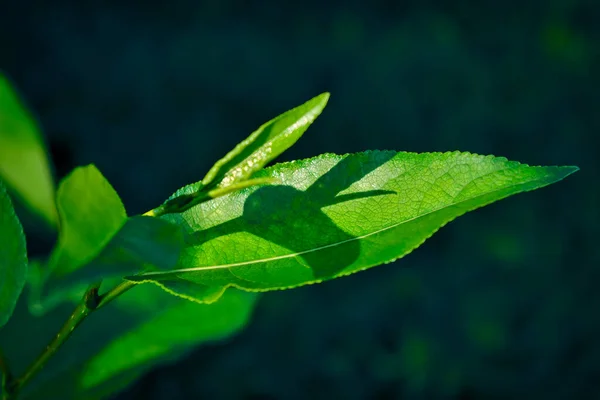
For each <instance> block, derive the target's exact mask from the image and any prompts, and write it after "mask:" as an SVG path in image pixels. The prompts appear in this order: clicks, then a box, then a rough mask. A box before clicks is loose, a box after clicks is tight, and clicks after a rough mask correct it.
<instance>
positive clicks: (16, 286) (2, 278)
mask: <svg viewBox="0 0 600 400" xmlns="http://www.w3.org/2000/svg"><path fill="white" fill-rule="evenodd" d="M0 242H1V243H2V244H1V245H0V328H1V327H2V326H4V324H6V322H7V321H8V319H9V318H10V316H11V315H12V313H13V310H14V308H15V305H16V304H17V300H18V299H19V296H20V294H21V291H22V290H23V286H24V285H25V281H26V278H27V249H26V247H25V235H24V234H23V227H22V226H21V223H20V222H19V218H18V217H17V215H16V214H15V210H14V209H13V206H12V202H11V201H10V197H8V193H6V188H5V187H4V184H3V183H2V181H1V180H0Z"/></svg>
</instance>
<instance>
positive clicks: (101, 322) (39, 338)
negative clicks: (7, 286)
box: [0, 284, 256, 400]
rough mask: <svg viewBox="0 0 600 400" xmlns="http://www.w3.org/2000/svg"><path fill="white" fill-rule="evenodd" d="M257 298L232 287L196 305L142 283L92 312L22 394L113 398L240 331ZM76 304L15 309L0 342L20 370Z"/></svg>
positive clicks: (29, 396) (79, 399) (26, 396)
mask: <svg viewBox="0 0 600 400" xmlns="http://www.w3.org/2000/svg"><path fill="white" fill-rule="evenodd" d="M103 286H104V284H103ZM107 287H108V286H107ZM255 300H256V296H255V294H253V293H245V292H241V291H236V290H230V291H228V292H227V294H226V295H224V296H223V297H222V298H221V299H219V301H218V302H216V303H214V304H211V305H199V304H196V303H191V302H188V301H183V300H180V299H177V298H175V297H173V296H170V295H168V294H166V293H164V292H163V291H161V290H160V289H158V288H155V287H153V286H152V285H138V286H136V287H134V288H133V289H131V290H130V291H129V292H126V293H125V294H124V295H122V296H120V297H119V298H117V299H116V300H115V301H114V302H112V303H110V304H109V305H108V306H107V307H106V308H102V309H101V310H98V311H97V312H95V313H93V314H91V315H90V316H89V317H88V318H87V319H86V320H85V321H84V322H83V324H81V326H79V327H78V328H77V330H76V332H74V334H73V336H72V337H71V338H69V340H68V341H67V342H66V343H65V344H64V346H63V348H61V349H60V351H58V352H57V353H56V355H55V356H54V357H53V358H52V359H51V360H50V361H49V362H48V364H47V366H46V368H44V369H43V370H42V371H41V372H40V374H39V375H38V376H36V378H35V379H34V380H32V381H31V383H30V384H28V385H27V386H26V387H25V388H24V392H23V393H22V396H21V397H19V398H20V399H21V398H22V399H24V400H33V399H65V400H70V399H73V400H75V399H77V400H86V399H99V398H105V397H108V395H109V394H111V393H113V392H114V391H115V390H118V389H121V388H122V387H124V386H126V385H127V384H129V383H130V382H132V381H133V380H135V379H137V378H138V377H139V376H140V375H141V374H143V373H144V372H146V371H147V370H149V369H151V368H153V367H154V366H156V365H157V364H160V363H164V362H171V361H174V360H176V359H178V358H180V357H182V356H183V355H185V354H186V353H187V352H188V351H190V350H191V349H193V348H195V347H197V346H198V345H200V344H202V343H207V342H212V341H215V340H221V339H223V338H225V337H227V336H229V335H231V334H233V333H235V332H237V331H238V330H239V329H241V328H242V327H243V326H244V325H245V324H246V323H247V321H248V319H249V317H250V314H251V311H252V309H253V306H254V303H255ZM72 308H73V305H71V304H69V305H63V306H61V307H59V308H56V309H55V310H53V311H52V312H50V313H48V314H46V315H44V316H43V317H32V316H31V315H29V314H28V313H27V308H26V307H23V304H22V303H21V304H20V306H18V307H17V310H16V311H15V315H14V318H13V319H12V320H11V322H10V323H9V324H8V325H7V326H6V327H5V329H3V330H1V331H0V346H1V347H2V348H3V349H4V350H5V353H6V356H7V357H8V359H9V361H10V362H11V366H12V370H13V372H14V373H15V374H16V375H19V374H20V373H22V372H23V370H24V369H25V368H26V366H27V364H28V363H29V362H31V360H33V359H34V358H35V357H36V356H37V354H38V353H39V352H40V351H41V350H42V349H43V348H44V346H45V345H46V344H47V342H48V340H50V339H51V338H52V336H53V335H54V334H55V333H56V331H57V330H58V329H59V327H60V325H61V324H62V323H63V322H64V319H65V318H66V317H67V316H68V315H69V312H70V311H72Z"/></svg>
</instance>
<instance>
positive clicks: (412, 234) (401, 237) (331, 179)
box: [128, 151, 577, 302]
mask: <svg viewBox="0 0 600 400" xmlns="http://www.w3.org/2000/svg"><path fill="white" fill-rule="evenodd" d="M576 170H577V168H576V167H530V166H527V165H523V164H519V163H517V162H511V161H507V160H506V159H504V158H498V157H492V156H487V157H485V156H479V155H474V154H469V153H458V152H455V153H444V154H442V153H424V154H414V153H404V152H401V153H396V152H380V151H373V152H366V153H360V154H352V155H346V156H337V155H331V154H329V155H324V156H321V157H317V158H313V159H310V160H303V161H297V162H293V163H285V164H278V165H275V166H274V167H272V168H269V169H267V170H264V171H262V172H261V173H259V174H257V175H256V177H259V178H262V177H271V178H276V179H278V180H279V181H280V182H281V183H282V185H280V186H263V187H260V188H249V189H245V190H243V191H240V192H236V193H233V194H231V195H229V196H225V197H221V198H218V199H215V200H213V201H210V202H206V203H203V204H200V205H199V206H197V207H194V208H192V209H189V210H188V211H186V212H184V213H182V214H169V215H165V216H164V217H162V218H164V219H166V220H168V221H171V222H173V223H176V224H180V225H181V226H182V227H184V231H185V237H184V240H185V243H186V246H185V248H184V250H183V252H182V256H181V258H180V260H179V263H178V268H177V269H175V270H173V271H170V272H164V271H163V272H150V273H144V274H140V275H139V276H132V277H128V279H131V280H133V281H136V282H149V281H150V282H152V281H154V283H156V282H157V281H158V283H160V284H161V285H162V286H163V287H164V288H165V289H167V290H168V291H171V292H173V291H178V290H179V289H178V287H177V286H176V285H173V283H172V282H173V281H176V280H181V279H182V280H186V281H189V282H194V283H198V284H200V285H202V286H201V288H200V290H197V291H195V292H194V293H196V294H195V296H196V301H200V302H202V301H205V302H210V301H214V299H215V293H220V291H222V290H224V289H225V288H227V287H229V286H233V287H237V288H241V289H245V290H250V291H266V290H274V289H285V288H292V287H296V286H300V285H305V284H309V283H316V282H321V281H323V280H327V279H332V278H337V277H340V276H344V275H348V274H351V273H354V272H358V271H361V270H364V269H367V268H369V267H372V266H375V265H380V264H383V263H387V262H390V261H393V260H395V259H397V258H399V257H402V256H404V255H406V254H408V253H410V252H411V251H412V250H413V249H415V248H416V247H418V246H420V245H421V244H422V243H423V242H424V241H425V240H426V239H427V238H429V237H430V236H431V235H432V234H434V233H435V232H436V231H437V230H438V229H439V228H441V227H442V226H444V225H445V224H446V223H448V222H449V221H451V220H453V219H454V218H456V217H458V216H460V215H462V214H464V213H466V212H468V211H470V210H474V209H476V208H479V207H482V206H484V205H486V204H490V203H492V202H494V201H497V200H500V199H502V198H505V197H507V196H510V195H513V194H516V193H520V192H524V191H529V190H534V189H537V188H540V187H543V186H546V185H549V184H551V183H554V182H556V181H559V180H561V179H563V178H564V177H566V176H567V175H569V174H571V173H573V172H574V171H576ZM184 292H185V293H182V294H181V295H182V297H186V296H189V295H190V291H189V290H188V288H184Z"/></svg>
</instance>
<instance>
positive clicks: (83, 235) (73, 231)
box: [50, 165, 127, 276]
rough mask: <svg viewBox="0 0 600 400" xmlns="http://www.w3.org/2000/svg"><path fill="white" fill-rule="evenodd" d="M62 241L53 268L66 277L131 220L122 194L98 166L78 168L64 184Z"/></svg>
mask: <svg viewBox="0 0 600 400" xmlns="http://www.w3.org/2000/svg"><path fill="white" fill-rule="evenodd" d="M56 203H57V207H58V212H59V215H60V230H59V236H58V243H57V244H56V247H55V248H54V250H53V252H52V255H51V257H50V271H51V273H52V274H53V275H54V276H63V275H66V274H68V273H71V272H73V271H75V270H77V269H78V268H80V267H81V266H83V265H85V264H86V263H88V262H89V261H91V260H92V259H93V258H94V257H96V256H97V255H98V254H99V253H100V251H101V250H102V249H103V248H104V247H105V246H106V245H107V244H108V242H109V241H110V239H111V238H112V237H113V236H114V235H115V234H116V233H117V232H118V231H119V230H120V229H121V227H122V226H123V225H124V224H125V221H126V220H127V214H126V212H125V207H124V206H123V203H122V202H121V199H120V198H119V195H118V194H117V192H115V190H114V189H113V187H112V186H111V185H110V183H109V182H108V181H107V180H106V178H104V176H102V174H101V173H100V171H98V169H97V168H96V167H95V166H94V165H88V166H85V167H78V168H76V169H75V170H73V172H72V173H71V174H70V175H69V176H67V177H66V178H65V179H64V180H63V181H62V182H61V184H60V186H59V188H58V192H57V195H56Z"/></svg>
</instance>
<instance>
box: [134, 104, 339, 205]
mask: <svg viewBox="0 0 600 400" xmlns="http://www.w3.org/2000/svg"><path fill="white" fill-rule="evenodd" d="M328 100H329V93H323V94H320V95H319V96H316V97H314V98H312V99H311V100H309V101H307V102H306V103H304V104H302V105H300V106H298V107H296V108H293V109H291V110H289V111H286V112H285V113H283V114H281V115H279V116H277V117H275V118H273V119H272V120H270V121H269V122H266V123H264V124H263V125H261V126H260V127H259V128H258V129H257V130H256V131H254V132H253V133H252V134H251V135H250V136H248V138H246V139H245V140H244V141H243V142H241V143H240V144H238V145H237V146H236V147H235V148H234V149H233V150H231V151H230V152H229V153H227V155H226V156H225V157H223V158H222V159H220V160H219V161H217V162H216V163H215V165H213V167H212V168H211V169H210V170H209V171H208V173H207V174H206V176H205V177H204V179H203V180H202V181H201V182H196V183H195V184H193V185H188V186H186V187H184V188H182V189H180V190H179V191H177V192H175V193H174V194H173V195H172V196H171V197H170V198H169V199H168V200H167V201H166V202H165V203H164V204H162V205H161V206H159V207H157V208H155V209H154V210H152V211H149V212H148V213H147V214H146V215H150V216H161V215H165V214H170V213H180V212H183V211H185V210H187V209H189V208H191V207H194V206H196V205H198V204H200V203H203V202H206V201H208V200H211V199H214V198H216V197H220V196H223V195H225V194H227V193H230V192H232V191H235V190H239V189H243V188H245V187H249V186H253V185H260V184H264V183H271V181H272V179H268V178H266V179H265V178H263V179H260V178H259V179H252V180H247V179H249V178H250V177H251V176H252V175H253V174H254V173H255V172H257V171H259V170H261V169H262V168H263V167H264V166H265V165H267V164H268V163H269V162H270V161H272V160H273V159H275V158H276V157H277V156H279V155H280V154H281V153H283V152H284V151H285V150H287V149H289V148H290V147H291V146H292V145H293V144H294V143H296V141H297V140H298V139H300V137H301V136H302V135H303V134H304V132H306V130H307V129H308V127H309V126H310V125H311V124H312V123H313V121H314V120H315V119H316V118H317V117H318V116H319V114H321V112H322V111H323V109H324V108H325V106H326V105H327V101H328Z"/></svg>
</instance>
